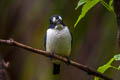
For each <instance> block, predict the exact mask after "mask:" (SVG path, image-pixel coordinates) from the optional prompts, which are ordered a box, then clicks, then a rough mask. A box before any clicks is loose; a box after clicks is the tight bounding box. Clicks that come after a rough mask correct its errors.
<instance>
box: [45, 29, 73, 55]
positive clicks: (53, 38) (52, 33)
mask: <svg viewBox="0 0 120 80" xmlns="http://www.w3.org/2000/svg"><path fill="white" fill-rule="evenodd" d="M71 40H72V38H71V35H70V32H69V29H68V28H67V27H65V28H64V29H62V30H56V29H48V30H47V38H46V50H47V51H48V52H55V53H58V54H59V55H62V56H69V55H70V52H71Z"/></svg>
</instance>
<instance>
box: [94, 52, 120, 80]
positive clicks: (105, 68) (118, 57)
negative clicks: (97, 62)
mask: <svg viewBox="0 0 120 80" xmlns="http://www.w3.org/2000/svg"><path fill="white" fill-rule="evenodd" d="M119 60H120V54H117V55H115V56H114V57H113V58H111V59H110V60H109V61H108V62H107V63H106V64H105V65H103V66H100V67H99V68H98V69H97V71H99V72H100V73H104V72H105V71H107V70H108V69H109V68H114V69H117V70H120V65H119V66H118V67H116V66H112V63H113V62H114V61H119ZM94 80H100V78H99V77H95V78H94Z"/></svg>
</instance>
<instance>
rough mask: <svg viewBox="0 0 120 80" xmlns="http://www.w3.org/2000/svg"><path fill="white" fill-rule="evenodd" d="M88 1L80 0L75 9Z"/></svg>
mask: <svg viewBox="0 0 120 80" xmlns="http://www.w3.org/2000/svg"><path fill="white" fill-rule="evenodd" d="M85 2H86V1H85V0H79V2H78V4H77V7H76V8H75V10H77V9H78V8H79V7H80V6H81V5H83V4H84V3H85Z"/></svg>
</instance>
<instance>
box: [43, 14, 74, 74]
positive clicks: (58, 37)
mask: <svg viewBox="0 0 120 80" xmlns="http://www.w3.org/2000/svg"><path fill="white" fill-rule="evenodd" d="M49 22H50V26H49V27H48V29H47V31H46V34H45V37H44V47H45V50H46V51H48V52H50V53H51V54H54V53H55V54H57V55H60V56H63V57H66V58H68V59H69V56H70V53H71V45H72V33H71V32H70V30H69V28H68V27H67V26H66V25H65V24H64V23H63V19H62V17H61V16H60V15H53V16H51V17H50V18H49ZM52 63H53V74H54V75H57V74H60V65H61V63H62V62H61V61H59V60H57V59H52Z"/></svg>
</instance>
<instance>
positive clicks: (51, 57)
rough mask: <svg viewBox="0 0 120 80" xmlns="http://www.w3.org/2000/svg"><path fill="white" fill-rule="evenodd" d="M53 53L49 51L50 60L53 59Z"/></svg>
mask: <svg viewBox="0 0 120 80" xmlns="http://www.w3.org/2000/svg"><path fill="white" fill-rule="evenodd" d="M54 54H55V53H54V52H52V53H50V60H53V57H54Z"/></svg>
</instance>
